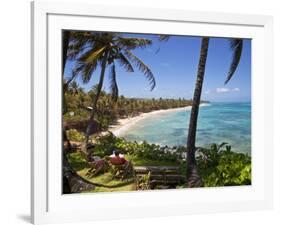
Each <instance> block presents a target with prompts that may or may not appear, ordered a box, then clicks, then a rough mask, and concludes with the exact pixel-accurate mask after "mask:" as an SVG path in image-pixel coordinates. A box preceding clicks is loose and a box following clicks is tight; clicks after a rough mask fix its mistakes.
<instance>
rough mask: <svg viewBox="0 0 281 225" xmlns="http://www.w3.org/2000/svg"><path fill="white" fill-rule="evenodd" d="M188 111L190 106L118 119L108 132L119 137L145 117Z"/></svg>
mask: <svg viewBox="0 0 281 225" xmlns="http://www.w3.org/2000/svg"><path fill="white" fill-rule="evenodd" d="M190 109H191V106H187V107H181V108H173V109H161V110H156V111H152V112H148V113H141V114H140V115H138V116H134V117H128V118H124V119H119V120H118V121H117V123H118V124H117V125H113V126H111V127H110V128H109V131H110V132H112V133H113V134H114V135H115V136H120V134H122V133H123V132H125V131H126V130H128V129H129V128H130V127H131V126H133V125H134V124H135V123H137V122H139V121H140V120H143V119H145V118H147V117H150V116H155V115H160V114H164V113H170V112H176V111H183V110H190Z"/></svg>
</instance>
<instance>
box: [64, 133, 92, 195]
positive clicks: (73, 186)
mask: <svg viewBox="0 0 281 225" xmlns="http://www.w3.org/2000/svg"><path fill="white" fill-rule="evenodd" d="M63 141H66V143H67V144H66V148H63V194H69V193H80V192H83V191H90V190H93V189H94V188H95V185H94V184H92V183H91V182H89V181H87V180H85V179H83V178H82V177H80V176H79V175H78V174H77V173H76V172H75V171H74V170H73V169H72V168H71V166H70V164H69V162H68V161H67V156H66V154H67V151H70V150H71V144H70V142H69V140H68V138H67V136H66V131H65V129H63Z"/></svg>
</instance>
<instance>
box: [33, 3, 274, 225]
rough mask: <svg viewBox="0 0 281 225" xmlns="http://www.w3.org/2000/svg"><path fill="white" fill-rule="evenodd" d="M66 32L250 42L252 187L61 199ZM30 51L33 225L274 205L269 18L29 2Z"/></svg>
mask: <svg viewBox="0 0 281 225" xmlns="http://www.w3.org/2000/svg"><path fill="white" fill-rule="evenodd" d="M62 29H85V30H108V31H123V32H139V33H164V34H167V33H169V34H172V33H173V34H189V35H199V36H203V35H206V36H218V37H219V36H222V37H245V38H252V40H253V47H252V104H253V107H252V123H253V124H252V131H253V133H252V139H253V140H252V151H253V152H252V161H253V162H252V166H253V169H252V171H253V182H252V185H251V186H244V187H243V186H241V187H222V188H198V189H185V190H173V191H170V190H166V191H153V192H150V191H147V192H130V193H114V194H113V193H105V194H72V195H62V194H61V180H62V179H61V154H60V151H61V149H60V146H61V136H60V135H61V130H60V124H61V111H60V110H61V107H60V104H61V97H60V96H61V92H60V91H61V82H60V79H61V77H60V75H61V66H60V65H61V62H60V61H61V58H60V57H61V55H60V54H61V36H60V35H61V30H62ZM31 51H32V79H31V80H32V125H31V127H32V160H31V161H32V175H31V177H32V198H31V205H32V208H31V212H32V222H33V223H34V224H42V223H59V222H74V221H89V220H106V219H120V218H137V217H153V216H172V215H174V216H175V215H186V214H190V213H206V212H208V213H209V212H226V211H240V210H257V209H270V208H272V205H273V140H272V137H273V100H272V99H273V65H272V61H273V56H272V55H273V53H272V52H273V46H272V17H270V16H259V15H239V14H228V13H211V12H189V11H181V10H164V9H161V10H160V9H152V8H132V7H113V6H110V7H109V6H102V5H92V4H85V3H67V2H43V1H36V2H32V50H31ZM57 75H59V76H57ZM50 131H51V132H50ZM111 202H118V205H114V204H110V203H111ZM73 212H75V213H73ZM124 212H125V213H124Z"/></svg>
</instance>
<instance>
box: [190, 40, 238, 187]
mask: <svg viewBox="0 0 281 225" xmlns="http://www.w3.org/2000/svg"><path fill="white" fill-rule="evenodd" d="M209 39H210V38H209V37H203V38H202V42H201V51H200V59H199V64H198V70H197V79H196V84H195V90H194V95H193V101H192V109H191V114H190V122H189V130H188V137H187V178H188V180H187V184H188V186H189V187H198V186H202V185H203V183H202V181H201V178H200V176H199V174H198V170H197V165H196V159H195V151H196V147H195V141H196V129H197V120H198V112H199V105H200V100H201V92H202V86H203V81H204V75H205V66H206V61H207V55H208V48H209ZM230 47H231V50H232V51H233V57H232V62H231V65H230V68H229V71H228V74H227V78H226V81H225V84H227V83H228V81H229V80H230V79H231V78H232V76H233V74H234V72H235V71H236V68H237V66H238V64H239V61H240V58H241V53H242V49H243V40H242V39H232V40H231V41H230Z"/></svg>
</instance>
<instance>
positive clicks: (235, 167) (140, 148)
mask: <svg viewBox="0 0 281 225" xmlns="http://www.w3.org/2000/svg"><path fill="white" fill-rule="evenodd" d="M95 143H96V144H95V147H94V148H95V151H93V152H94V154H95V155H98V156H99V157H101V158H104V157H106V156H108V155H109V154H111V150H112V149H114V148H115V149H116V148H117V149H119V150H120V151H121V152H122V153H123V154H124V155H125V157H126V159H127V160H130V161H131V162H132V164H133V165H134V166H177V167H179V169H180V173H181V174H182V175H184V176H185V175H186V147H185V146H174V147H168V146H159V145H155V144H149V143H147V142H140V143H137V142H130V141H126V140H125V139H124V138H118V137H115V136H114V135H112V134H109V135H106V136H103V137H100V138H98V140H96V142H95ZM68 159H69V162H70V164H71V166H72V167H73V168H74V169H75V170H76V171H77V173H78V174H79V175H81V176H82V177H84V178H85V179H88V180H89V178H87V177H86V175H85V174H86V173H87V170H88V169H89V166H88V164H87V160H86V159H85V157H84V155H83V154H82V153H81V152H80V151H76V152H72V153H69V154H68ZM196 161H197V166H198V173H199V175H200V177H201V179H202V182H203V186H204V187H219V186H235V185H250V184H251V157H250V156H249V155H248V154H244V153H237V152H233V151H232V150H231V146H230V145H228V144H227V143H221V144H212V145H211V146H210V147H206V148H199V149H198V150H197V154H196ZM112 179H113V178H112V176H111V178H110V171H108V172H107V173H105V174H100V175H99V176H97V177H93V178H91V179H90V180H89V181H92V182H95V183H99V182H100V183H101V184H105V183H104V182H103V181H104V180H106V184H110V185H111V184H113V183H114V182H117V183H119V185H120V186H122V181H120V180H118V179H117V180H115V179H113V180H112ZM126 182H127V181H126ZM126 182H125V181H124V183H123V184H124V188H125V190H126V188H128V186H127V185H128V183H126ZM133 183H134V181H133V180H132V179H130V180H129V184H130V185H129V188H134V186H133ZM120 186H119V187H120ZM184 187H186V185H178V187H177V188H184ZM102 189H104V187H103V188H102ZM104 190H107V189H104ZM132 190H133V189H132ZM96 191H97V190H96ZM110 191H120V189H119V188H118V189H116V190H115V189H114V188H112V187H111V189H110Z"/></svg>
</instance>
